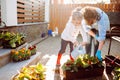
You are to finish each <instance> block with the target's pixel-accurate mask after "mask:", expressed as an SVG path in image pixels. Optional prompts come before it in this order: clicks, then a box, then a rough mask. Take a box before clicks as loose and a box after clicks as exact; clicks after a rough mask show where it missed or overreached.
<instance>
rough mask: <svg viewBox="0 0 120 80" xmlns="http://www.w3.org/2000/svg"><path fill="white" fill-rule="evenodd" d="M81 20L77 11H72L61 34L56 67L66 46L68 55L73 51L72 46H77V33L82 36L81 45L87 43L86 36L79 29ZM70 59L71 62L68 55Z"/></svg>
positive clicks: (80, 28) (81, 29)
mask: <svg viewBox="0 0 120 80" xmlns="http://www.w3.org/2000/svg"><path fill="white" fill-rule="evenodd" d="M81 20H82V15H81V13H80V12H79V11H77V10H75V11H73V12H72V15H71V17H70V19H69V20H68V22H67V24H66V27H65V29H64V30H63V32H62V34H61V49H60V51H59V53H58V56H57V62H56V65H60V60H61V56H62V54H63V53H64V52H65V50H66V46H67V45H68V44H69V46H70V53H71V52H72V51H73V46H74V45H77V44H78V41H77V36H78V34H79V33H81V35H82V36H84V37H83V44H84V42H86V41H87V39H86V37H87V36H86V35H87V34H86V33H85V31H84V30H83V28H82V27H81ZM70 59H71V60H72V61H73V58H72V57H71V54H70Z"/></svg>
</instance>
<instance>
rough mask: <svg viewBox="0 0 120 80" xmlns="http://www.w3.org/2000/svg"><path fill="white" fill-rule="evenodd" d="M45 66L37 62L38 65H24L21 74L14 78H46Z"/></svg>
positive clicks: (27, 79) (21, 79) (20, 79)
mask: <svg viewBox="0 0 120 80" xmlns="http://www.w3.org/2000/svg"><path fill="white" fill-rule="evenodd" d="M44 72H45V67H44V66H43V65H42V64H40V63H37V65H30V66H27V67H23V68H22V69H21V70H20V72H19V74H17V75H15V76H14V77H13V78H12V80H45V74H44Z"/></svg>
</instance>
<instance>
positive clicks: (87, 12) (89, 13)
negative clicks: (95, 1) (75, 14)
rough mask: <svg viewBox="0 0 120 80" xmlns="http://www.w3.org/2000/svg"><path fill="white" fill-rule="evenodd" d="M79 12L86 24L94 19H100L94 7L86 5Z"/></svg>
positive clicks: (89, 23) (91, 22) (90, 23)
mask: <svg viewBox="0 0 120 80" xmlns="http://www.w3.org/2000/svg"><path fill="white" fill-rule="evenodd" d="M81 12H82V14H83V17H84V19H85V21H86V22H87V24H88V25H92V24H93V22H94V20H99V19H100V15H99V13H98V12H97V11H96V9H95V7H91V6H86V7H84V8H83V9H82V10H81Z"/></svg>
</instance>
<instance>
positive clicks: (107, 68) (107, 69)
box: [105, 65, 114, 74]
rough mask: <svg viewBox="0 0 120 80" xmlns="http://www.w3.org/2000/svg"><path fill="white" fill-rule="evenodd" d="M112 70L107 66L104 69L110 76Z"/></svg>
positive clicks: (111, 67)
mask: <svg viewBox="0 0 120 80" xmlns="http://www.w3.org/2000/svg"><path fill="white" fill-rule="evenodd" d="M113 70H114V67H113V66H107V65H106V68H105V71H106V73H107V74H111V72H112V71H113Z"/></svg>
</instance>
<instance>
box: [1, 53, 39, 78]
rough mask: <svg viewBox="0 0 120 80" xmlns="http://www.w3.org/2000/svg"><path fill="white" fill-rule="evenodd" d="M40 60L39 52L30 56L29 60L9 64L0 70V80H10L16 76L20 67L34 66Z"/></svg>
mask: <svg viewBox="0 0 120 80" xmlns="http://www.w3.org/2000/svg"><path fill="white" fill-rule="evenodd" d="M40 58H41V52H37V53H36V54H35V55H33V56H31V57H30V59H28V60H25V61H20V62H10V63H8V64H7V65H5V66H4V67H2V68H0V80H10V79H11V77H12V76H14V75H15V74H17V73H18V72H17V71H19V70H20V69H21V68H22V67H24V66H28V65H32V64H36V63H37V62H39V60H40Z"/></svg>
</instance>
